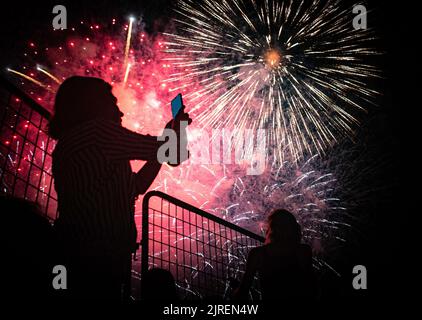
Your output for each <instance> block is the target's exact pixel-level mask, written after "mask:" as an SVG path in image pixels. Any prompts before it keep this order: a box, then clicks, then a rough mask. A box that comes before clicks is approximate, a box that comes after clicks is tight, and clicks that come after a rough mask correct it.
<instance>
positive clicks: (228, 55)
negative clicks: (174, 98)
mask: <svg viewBox="0 0 422 320" xmlns="http://www.w3.org/2000/svg"><path fill="white" fill-rule="evenodd" d="M343 7H344V5H342V4H341V2H340V1H336V0H329V1H317V0H315V1H312V2H311V3H308V2H306V1H301V2H300V1H291V0H286V1H275V0H264V1H253V0H223V1H219V2H215V1H211V0H204V1H201V2H197V1H192V0H182V1H179V2H178V5H177V9H176V12H177V14H178V17H177V19H176V20H175V30H176V32H174V33H169V34H166V35H167V38H168V41H167V43H166V48H168V49H166V50H165V51H166V53H168V57H167V61H168V62H169V63H170V64H171V66H172V67H173V68H174V69H173V70H174V72H173V73H172V74H171V76H170V77H169V78H168V79H167V80H168V83H169V85H170V86H171V87H172V89H173V90H181V89H182V88H186V87H187V88H189V90H188V91H189V93H188V94H187V95H186V96H185V97H186V99H188V100H189V101H190V103H191V104H192V105H195V108H194V109H193V110H192V112H193V113H194V114H196V115H197V117H196V120H197V122H198V123H199V124H200V125H202V126H203V127H214V128H223V127H225V128H227V127H229V128H233V127H237V128H243V129H244V128H249V129H258V128H263V129H266V130H267V140H268V142H269V145H270V146H272V148H269V149H270V150H271V151H270V152H269V153H270V155H271V156H274V157H276V159H278V160H279V161H281V162H282V161H284V159H286V158H287V159H290V160H293V161H297V160H299V159H301V158H303V156H304V155H307V156H310V155H312V154H314V153H319V154H321V153H323V152H324V151H325V150H326V149H327V148H328V147H330V146H332V145H333V144H335V143H336V142H337V141H338V140H339V139H341V138H344V137H345V136H347V137H351V136H353V132H354V128H355V127H356V125H358V123H359V116H360V114H361V113H362V112H364V111H365V108H364V106H365V105H366V104H367V103H368V102H373V98H374V96H375V95H376V94H377V92H376V91H375V90H372V89H370V88H368V86H367V83H368V80H369V79H372V78H375V77H379V71H378V70H377V68H376V67H374V66H373V65H372V64H371V63H369V62H368V61H369V60H370V57H371V56H374V55H377V54H378V52H377V51H376V50H374V49H372V46H371V43H372V42H371V41H372V40H374V37H373V31H371V30H369V29H367V30H354V29H353V26H352V20H353V17H354V16H353V14H352V7H347V8H343ZM180 83H183V85H182V86H178V85H177V84H180ZM280 146H287V147H286V148H280Z"/></svg>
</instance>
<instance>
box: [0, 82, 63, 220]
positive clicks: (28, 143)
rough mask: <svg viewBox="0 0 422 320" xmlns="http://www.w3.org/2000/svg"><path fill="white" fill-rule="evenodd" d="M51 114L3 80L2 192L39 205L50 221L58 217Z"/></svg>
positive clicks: (0, 111) (0, 88)
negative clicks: (49, 120) (50, 134)
mask: <svg viewBox="0 0 422 320" xmlns="http://www.w3.org/2000/svg"><path fill="white" fill-rule="evenodd" d="M50 117H51V115H50V113H49V112H48V111H47V110H45V109H44V108H43V107H41V106H40V105H39V104H37V103H36V102H35V101H34V100H32V99H31V98H30V97H28V96H27V95H26V94H24V93H23V92H22V91H21V90H19V89H18V88H16V87H15V86H14V85H13V84H11V83H10V82H8V81H7V80H5V79H3V78H1V77H0V130H1V131H0V187H1V192H2V193H6V194H10V195H13V196H16V197H20V198H25V199H28V200H30V201H35V202H37V203H39V205H40V206H41V209H42V211H43V213H44V215H46V216H47V217H48V218H49V219H50V220H54V219H55V218H56V217H57V195H56V192H55V190H54V186H53V178H52V172H51V165H52V158H51V153H52V152H53V150H54V146H55V141H54V140H52V139H51V138H50V137H49V136H48V134H47V132H46V128H47V124H48V119H49V118H50Z"/></svg>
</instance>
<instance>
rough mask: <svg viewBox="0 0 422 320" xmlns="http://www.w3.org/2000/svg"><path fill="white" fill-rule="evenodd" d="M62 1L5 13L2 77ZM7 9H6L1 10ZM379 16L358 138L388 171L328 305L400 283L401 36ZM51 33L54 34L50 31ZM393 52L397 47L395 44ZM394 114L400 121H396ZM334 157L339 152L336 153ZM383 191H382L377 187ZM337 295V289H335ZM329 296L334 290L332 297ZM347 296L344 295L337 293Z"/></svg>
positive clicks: (116, 13) (99, 15) (123, 11)
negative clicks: (370, 96) (358, 286)
mask: <svg viewBox="0 0 422 320" xmlns="http://www.w3.org/2000/svg"><path fill="white" fill-rule="evenodd" d="M56 4H58V2H57V1H56V2H53V1H43V3H42V4H40V3H39V2H35V1H33V2H30V3H21V2H20V1H12V2H10V3H8V5H7V8H5V7H4V8H2V10H1V13H0V15H1V19H0V38H1V50H0V70H3V71H0V72H1V73H2V76H5V77H6V78H8V77H9V76H8V75H7V74H6V72H5V71H4V70H5V68H6V67H8V66H15V65H16V64H18V63H19V59H20V56H19V55H21V53H22V52H23V50H24V48H25V47H26V46H27V43H28V41H30V40H32V39H34V40H35V41H36V40H37V39H42V38H43V36H44V34H45V33H46V32H48V36H49V37H50V38H51V41H54V39H53V37H52V31H50V30H51V29H52V27H51V21H52V18H53V14H52V13H51V11H52V8H53V6H54V5H56ZM60 4H62V5H65V6H66V8H67V13H68V27H72V26H73V25H77V24H78V22H79V21H80V20H82V19H84V20H86V21H90V20H91V21H92V22H97V21H98V22H101V21H109V20H111V19H112V18H113V17H118V18H121V17H126V16H129V15H132V14H133V15H135V16H138V15H142V17H143V21H144V22H145V27H146V31H147V32H149V33H157V32H161V31H163V30H164V28H165V26H166V25H167V24H168V23H169V21H170V19H171V14H172V13H171V10H172V6H173V5H174V1H169V0H154V1H130V3H129V1H122V0H118V1H105V0H97V1H92V2H90V3H87V2H78V1H61V2H60ZM2 6H3V5H2ZM367 7H368V8H369V9H374V11H373V12H370V13H369V16H368V24H369V26H370V27H375V28H376V30H377V34H378V35H379V36H380V41H379V42H378V43H379V46H380V48H379V49H380V50H382V51H384V52H385V54H384V55H383V56H382V57H381V58H379V61H377V64H378V65H379V66H380V68H381V69H382V70H383V75H384V78H385V79H383V80H380V81H378V82H377V83H374V85H376V86H377V88H378V89H379V91H381V92H382V96H381V97H379V99H378V101H377V104H378V106H377V107H374V108H373V109H371V110H370V111H369V113H368V116H367V117H365V120H364V121H363V125H362V127H361V129H360V131H359V132H358V135H357V140H359V148H360V149H359V150H362V152H363V153H365V154H367V156H366V158H365V159H364V161H363V163H362V165H363V166H366V165H368V164H371V162H373V161H375V160H377V159H381V158H382V159H384V160H383V163H384V164H385V165H383V166H382V167H380V168H378V169H377V170H376V171H375V172H374V175H373V176H371V177H368V179H367V181H363V182H362V183H366V184H367V186H366V187H367V188H368V189H371V188H373V186H374V188H375V189H374V190H373V191H372V192H371V193H370V195H369V196H370V198H371V200H370V201H367V202H366V205H365V207H359V208H358V209H357V211H358V212H357V213H358V214H359V215H360V216H361V217H364V218H363V219H361V220H360V221H359V222H358V224H357V228H358V229H359V230H360V232H359V233H360V236H359V237H358V238H356V239H355V241H351V242H349V243H347V244H345V246H344V248H342V249H341V250H340V251H339V253H338V255H337V256H336V257H332V258H333V261H335V262H336V265H337V266H338V268H339V270H340V271H341V272H342V273H344V276H343V277H342V278H341V279H334V278H331V277H329V278H327V280H326V286H327V288H328V289H327V290H326V292H327V293H326V295H327V299H328V300H330V299H331V300H335V299H344V297H346V299H352V300H353V301H355V300H356V301H362V300H365V299H367V298H368V299H372V298H377V297H379V296H380V295H381V294H382V295H390V292H391V294H394V290H396V286H397V285H398V284H397V283H393V284H391V283H390V282H389V281H387V280H388V278H389V277H391V272H392V270H396V268H397V267H399V265H400V262H399V260H398V251H399V240H398V239H399V238H400V235H399V234H400V231H399V230H398V228H399V225H400V222H399V221H397V219H395V218H396V217H397V215H396V214H397V212H399V210H398V201H399V200H398V198H399V196H398V195H399V194H400V192H399V178H398V177H399V174H398V172H399V169H398V168H399V157H398V155H397V150H399V149H400V148H399V139H398V135H397V134H396V132H398V131H399V123H398V122H399V121H397V119H396V114H395V108H396V105H395V103H396V102H395V100H394V97H393V93H392V91H393V86H394V85H393V81H394V76H395V69H394V67H393V64H392V61H393V59H392V58H393V57H392V52H393V51H392V49H393V42H394V41H403V40H400V37H399V30H398V29H397V28H395V27H394V24H392V23H391V21H393V20H394V18H393V15H394V11H395V10H394V8H392V7H391V6H388V5H387V3H386V2H385V1H383V4H381V2H378V3H375V1H369V5H368V6H367ZM47 30H48V31H47ZM394 45H397V43H396V42H395V43H394ZM393 112H394V114H393ZM347 146H348V143H344V144H341V145H340V146H339V147H338V148H340V147H341V148H344V147H347ZM332 152H334V153H335V152H336V149H334V150H333V151H332ZM380 185H381V186H383V187H382V188H380V187H379V186H380ZM356 264H363V265H365V266H366V267H367V268H368V287H369V289H368V290H367V291H366V292H362V291H355V290H353V289H352V286H351V281H352V272H351V271H352V267H353V266H354V265H356ZM331 289H332V290H331ZM330 290H331V291H330ZM339 292H340V293H341V294H340V295H339V294H338V293H339Z"/></svg>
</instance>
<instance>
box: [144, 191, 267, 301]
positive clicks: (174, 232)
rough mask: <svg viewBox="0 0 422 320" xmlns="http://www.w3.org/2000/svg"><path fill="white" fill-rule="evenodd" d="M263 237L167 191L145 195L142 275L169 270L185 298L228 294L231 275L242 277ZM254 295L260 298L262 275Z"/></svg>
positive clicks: (221, 296) (179, 292) (234, 277)
mask: <svg viewBox="0 0 422 320" xmlns="http://www.w3.org/2000/svg"><path fill="white" fill-rule="evenodd" d="M263 241H264V239H263V238H262V237H260V236H258V235H256V234H254V233H252V232H250V231H248V230H246V229H243V228H241V227H239V226H236V225H234V224H232V223H229V222H227V221H226V220H223V219H221V218H219V217H216V216H214V215H212V214H210V213H208V212H205V211H203V210H201V209H199V208H196V207H194V206H191V205H189V204H187V203H185V202H183V201H181V200H179V199H176V198H173V197H171V196H169V195H167V194H165V193H162V192H159V191H151V192H149V193H147V194H146V195H145V196H144V199H143V207H142V261H141V277H142V278H144V277H145V273H146V272H147V270H148V269H149V268H163V269H166V270H169V271H170V272H171V273H172V275H173V276H174V278H175V280H176V286H177V288H178V294H179V297H180V298H182V299H185V300H196V299H206V298H227V297H228V295H229V294H230V290H231V288H230V279H231V278H233V279H236V280H240V279H241V277H242V274H243V273H244V270H245V264H246V259H247V255H248V252H249V250H250V249H251V248H253V247H256V246H258V245H261V244H262V242H263ZM141 290H142V289H141ZM146 294H147V293H146ZM251 295H252V299H260V291H259V289H258V287H257V281H256V279H255V283H254V285H253V287H252V290H251Z"/></svg>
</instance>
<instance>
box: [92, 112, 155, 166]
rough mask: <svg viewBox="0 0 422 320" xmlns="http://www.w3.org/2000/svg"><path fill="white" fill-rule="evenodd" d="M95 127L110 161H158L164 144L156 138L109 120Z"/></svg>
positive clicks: (99, 122)
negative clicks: (159, 149) (158, 152)
mask: <svg viewBox="0 0 422 320" xmlns="http://www.w3.org/2000/svg"><path fill="white" fill-rule="evenodd" d="M95 126H96V139H97V142H98V144H99V146H100V148H101V151H102V152H103V153H104V154H105V156H106V157H107V158H109V159H110V160H112V161H113V160H146V161H149V160H156V159H157V151H158V148H159V147H160V146H161V145H162V142H161V141H158V139H157V137H156V136H150V135H143V134H139V133H136V132H133V131H130V130H128V129H126V128H124V127H122V126H121V125H119V124H116V123H113V122H112V121H107V120H98V121H96V123H95Z"/></svg>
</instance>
